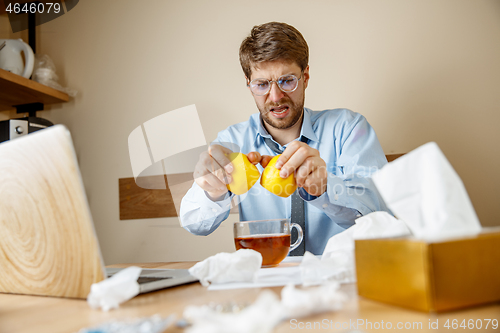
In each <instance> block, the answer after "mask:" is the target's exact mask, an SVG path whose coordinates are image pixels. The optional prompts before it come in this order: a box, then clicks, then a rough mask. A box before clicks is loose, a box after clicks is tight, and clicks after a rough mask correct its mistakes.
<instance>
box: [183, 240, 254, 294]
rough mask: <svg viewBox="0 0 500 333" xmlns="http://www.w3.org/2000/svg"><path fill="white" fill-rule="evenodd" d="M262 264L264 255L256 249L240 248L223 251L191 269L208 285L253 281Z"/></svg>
mask: <svg viewBox="0 0 500 333" xmlns="http://www.w3.org/2000/svg"><path fill="white" fill-rule="evenodd" d="M260 266H262V255H261V254H260V253H259V252H257V251H254V250H249V249H240V250H238V251H236V252H234V253H226V252H221V253H218V254H216V255H214V256H211V257H208V258H207V259H205V260H203V261H201V262H199V263H197V264H196V265H194V266H193V267H191V268H190V269H189V273H191V275H192V276H194V277H196V278H197V279H198V280H200V283H201V284H202V285H203V286H205V287H207V286H209V284H210V283H214V284H218V283H227V282H251V281H255V279H256V278H257V272H258V271H259V269H260Z"/></svg>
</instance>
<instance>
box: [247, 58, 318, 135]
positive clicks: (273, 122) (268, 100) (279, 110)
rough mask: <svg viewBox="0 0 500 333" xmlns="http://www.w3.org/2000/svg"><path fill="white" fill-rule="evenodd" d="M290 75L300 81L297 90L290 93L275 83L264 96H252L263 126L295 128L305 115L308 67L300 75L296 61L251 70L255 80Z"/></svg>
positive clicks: (270, 62) (265, 64) (262, 65)
mask: <svg viewBox="0 0 500 333" xmlns="http://www.w3.org/2000/svg"><path fill="white" fill-rule="evenodd" d="M289 74H293V75H295V76H296V77H297V78H300V80H299V82H298V86H297V89H295V91H292V92H283V91H282V90H281V89H280V88H279V87H278V85H277V84H276V83H274V82H273V83H272V84H271V90H270V91H269V93H268V94H266V95H264V96H255V95H253V97H254V99H255V104H256V105H257V108H258V109H259V111H260V114H261V116H262V119H263V120H264V122H265V125H266V124H267V125H269V126H272V127H274V128H277V129H288V128H291V127H292V126H293V125H295V124H296V123H297V122H298V121H299V120H300V119H301V116H302V113H303V112H304V99H305V89H306V88H307V84H308V82H309V67H307V68H306V69H305V70H304V73H303V74H302V73H301V70H300V67H299V66H298V65H297V64H296V63H295V62H283V61H269V62H262V63H259V64H258V65H257V66H253V67H252V77H251V78H249V79H248V78H247V80H248V81H252V80H254V79H268V80H271V81H275V80H277V79H278V78H279V77H280V76H282V75H289Z"/></svg>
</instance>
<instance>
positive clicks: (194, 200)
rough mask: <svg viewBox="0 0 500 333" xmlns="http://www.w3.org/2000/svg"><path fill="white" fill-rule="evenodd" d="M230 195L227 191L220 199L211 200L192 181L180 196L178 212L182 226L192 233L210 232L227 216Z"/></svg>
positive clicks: (204, 234)
mask: <svg viewBox="0 0 500 333" xmlns="http://www.w3.org/2000/svg"><path fill="white" fill-rule="evenodd" d="M232 196H233V194H232V193H231V192H228V193H226V195H225V196H224V197H223V198H222V199H221V200H220V201H213V200H212V199H210V198H209V196H208V194H207V193H206V192H205V191H204V190H203V189H202V188H201V187H199V186H198V184H196V183H194V184H193V186H192V187H191V188H190V189H189V191H188V192H187V193H186V195H185V196H184V197H183V198H182V202H181V208H180V214H179V215H180V220H181V225H182V227H183V228H184V229H186V230H187V231H189V232H190V233H192V234H194V235H202V236H206V235H209V234H211V233H212V232H213V231H214V230H215V229H217V227H218V226H219V225H220V224H221V223H222V221H224V220H225V219H227V217H228V216H229V211H230V209H231V199H232Z"/></svg>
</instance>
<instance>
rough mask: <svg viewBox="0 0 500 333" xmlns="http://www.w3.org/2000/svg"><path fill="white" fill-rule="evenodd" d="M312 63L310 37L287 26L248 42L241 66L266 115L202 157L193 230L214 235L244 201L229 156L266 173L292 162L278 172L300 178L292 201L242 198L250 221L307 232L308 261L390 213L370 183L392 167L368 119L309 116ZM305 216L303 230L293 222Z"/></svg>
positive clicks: (189, 202) (253, 192)
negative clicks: (233, 187) (368, 217)
mask: <svg viewBox="0 0 500 333" xmlns="http://www.w3.org/2000/svg"><path fill="white" fill-rule="evenodd" d="M308 58H309V50H308V46H307V43H306V41H305V40H304V38H303V37H302V35H301V33H300V32H299V31H297V30H296V29H295V28H294V27H292V26H290V25H288V24H285V23H278V22H270V23H266V24H263V25H260V26H255V27H254V28H253V29H252V31H251V34H250V36H248V37H247V38H246V39H245V40H244V41H243V42H242V44H241V47H240V63H241V66H242V68H243V72H244V74H245V78H246V81H247V86H248V88H249V90H250V92H251V93H252V94H253V97H254V99H255V103H256V105H257V108H258V109H259V113H257V114H254V115H252V116H251V117H250V119H249V120H248V121H246V122H243V123H239V124H236V125H233V126H230V127H229V128H227V129H226V130H224V131H222V132H220V133H219V135H218V137H217V140H216V141H215V142H214V143H213V144H212V145H211V146H210V147H209V149H208V151H207V152H205V153H203V154H201V156H200V159H199V161H198V163H197V165H196V167H195V172H194V178H195V184H193V187H192V188H191V189H190V190H189V192H188V193H187V194H186V196H185V197H184V198H183V201H182V204H181V212H180V219H181V223H182V225H183V227H184V228H185V229H187V230H188V231H190V232H191V233H193V234H196V235H208V234H210V233H211V232H213V231H214V230H215V229H216V228H217V227H218V226H219V225H220V223H221V222H222V221H224V220H225V219H226V218H227V217H228V215H229V209H230V201H231V199H232V198H233V197H234V196H235V195H234V194H233V193H231V192H229V191H228V190H227V187H226V184H228V183H229V182H231V172H232V171H233V169H232V165H231V163H230V161H229V160H228V154H229V153H230V152H232V151H234V150H235V151H241V152H242V153H245V154H247V155H248V158H249V160H250V161H251V162H252V163H253V164H256V165H257V166H258V168H259V171H261V172H262V170H263V167H265V166H266V165H267V164H268V162H269V161H270V159H271V158H272V157H273V156H275V155H277V154H279V153H282V155H281V156H280V157H279V159H278V162H277V163H276V167H277V168H278V169H280V176H281V177H283V178H286V177H287V176H288V175H290V174H292V173H295V175H296V181H297V185H298V186H299V188H298V190H297V191H296V193H294V194H293V195H292V196H290V197H288V198H282V197H279V196H276V195H274V194H272V193H270V192H269V191H267V190H266V189H264V188H263V187H262V186H260V184H259V183H257V184H255V185H254V186H253V187H252V188H251V189H250V191H249V192H247V193H246V194H243V195H240V196H239V197H240V198H239V213H240V220H241V221H250V220H262V219H271V218H290V217H292V222H301V223H303V227H305V237H304V241H303V242H304V243H305V250H306V251H310V252H312V253H314V254H322V253H323V250H324V248H325V246H326V243H327V241H328V239H329V238H330V237H331V236H333V235H335V234H337V233H339V232H342V231H343V230H345V229H346V228H349V227H350V226H352V225H353V224H354V220H355V219H356V218H358V217H360V216H362V215H365V214H368V213H370V212H373V211H377V210H387V207H386V206H385V204H384V202H383V200H382V199H381V198H380V196H379V194H378V192H377V191H376V189H375V186H374V185H373V182H372V181H371V179H370V178H369V176H370V174H371V173H373V171H375V170H377V169H378V168H380V167H382V166H383V165H384V164H386V163H387V161H386V159H385V155H384V153H383V150H382V148H381V147H380V144H379V142H378V139H377V136H376V135H375V132H374V130H373V129H372V127H371V126H370V125H369V124H368V122H367V121H366V119H365V118H364V117H363V116H361V115H360V114H357V113H354V112H352V111H349V110H346V109H335V110H326V111H311V110H309V109H307V108H304V99H305V90H306V88H307V85H308V83H309V78H310V75H309V65H308ZM235 146H236V147H235ZM259 163H260V165H258V164H259ZM297 207H299V208H298V209H299V212H298V214H299V218H298V219H299V220H302V221H293V220H294V217H295V218H296V219H297V217H296V216H297V215H296V213H297ZM300 214H303V215H302V218H300ZM304 220H305V224H304ZM292 242H293V240H292ZM303 251H304V249H302V251H300V250H299V252H298V253H296V255H302V254H303Z"/></svg>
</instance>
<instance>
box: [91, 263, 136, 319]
mask: <svg viewBox="0 0 500 333" xmlns="http://www.w3.org/2000/svg"><path fill="white" fill-rule="evenodd" d="M141 271H142V268H140V267H136V266H130V267H127V268H125V269H123V270H121V271H119V272H118V273H116V274H115V275H113V276H112V277H110V278H109V279H106V280H104V281H101V282H99V283H94V284H92V286H91V287H90V293H89V295H88V296H87V302H88V303H89V305H90V307H92V308H94V309H98V308H101V309H102V310H104V311H109V310H110V309H116V308H118V306H119V305H120V304H121V303H123V302H125V301H128V300H129V299H131V298H132V297H134V296H136V295H138V294H139V284H138V283H137V278H138V277H139V275H140V274H141Z"/></svg>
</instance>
